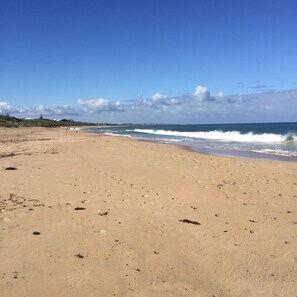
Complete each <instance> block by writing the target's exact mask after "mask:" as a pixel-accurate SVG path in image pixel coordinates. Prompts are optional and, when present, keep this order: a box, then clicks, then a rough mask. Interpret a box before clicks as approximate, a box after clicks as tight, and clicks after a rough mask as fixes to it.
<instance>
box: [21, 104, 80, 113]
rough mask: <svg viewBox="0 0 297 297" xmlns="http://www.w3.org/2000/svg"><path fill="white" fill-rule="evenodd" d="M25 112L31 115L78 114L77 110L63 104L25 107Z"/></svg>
mask: <svg viewBox="0 0 297 297" xmlns="http://www.w3.org/2000/svg"><path fill="white" fill-rule="evenodd" d="M27 113H28V114H31V115H39V114H42V115H78V114H79V111H78V110H76V109H75V108H73V107H71V106H69V105H67V104H65V105H56V104H53V105H52V106H46V105H38V106H35V107H33V108H27Z"/></svg>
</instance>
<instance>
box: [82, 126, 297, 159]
mask: <svg viewBox="0 0 297 297" xmlns="http://www.w3.org/2000/svg"><path fill="white" fill-rule="evenodd" d="M87 130H88V131H89V132H92V133H100V134H105V135H113V136H126V137H132V138H135V139H139V140H143V141H152V142H157V143H167V144H178V145H183V146H185V147H188V148H189V149H191V150H194V151H198V152H201V153H206V154H213V155H220V156H231V157H243V158H260V159H277V160H284V161H295V162H296V161H297V123H295V122H294V123H252V124H209V125H207V124H204V125H131V126H113V127H104V128H103V127H98V128H88V129H87Z"/></svg>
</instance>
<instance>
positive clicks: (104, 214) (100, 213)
mask: <svg viewBox="0 0 297 297" xmlns="http://www.w3.org/2000/svg"><path fill="white" fill-rule="evenodd" d="M98 215H99V216H102V217H103V216H107V215H108V211H105V212H99V213H98Z"/></svg>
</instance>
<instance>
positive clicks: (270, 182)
mask: <svg viewBox="0 0 297 297" xmlns="http://www.w3.org/2000/svg"><path fill="white" fill-rule="evenodd" d="M9 153H10V154H11V153H14V155H13V156H4V157H3V154H9ZM1 156H2V157H1ZM9 167H10V168H13V167H14V168H15V170H6V169H7V168H9ZM296 177H297V168H296V166H295V164H294V163H291V162H283V161H271V160H255V159H241V158H230V157H227V158H226V157H221V156H213V155H206V154H201V153H197V152H193V151H190V150H188V149H187V148H184V147H182V146H179V145H171V144H169V145H167V144H165V145H159V144H158V145H157V144H155V143H151V142H145V143H144V142H142V141H138V140H136V139H131V138H125V137H111V136H106V135H99V134H94V133H86V132H85V131H84V130H78V131H76V130H66V129H63V128H57V129H56V128H54V129H46V128H29V129H28V128H24V129H23V128H21V129H20V128H18V129H15V130H11V129H10V128H7V129H6V130H5V128H3V129H0V179H1V184H0V209H1V211H0V222H1V226H2V228H1V230H0V254H1V259H2V260H1V261H2V263H1V267H0V276H1V278H0V290H1V292H2V294H3V295H5V296H7V297H10V296H20V295H26V296H30V297H31V296H32V297H35V296H36V297H37V296H45V297H47V296H74V297H76V296H77V297H78V296H98V294H99V295H100V296H135V297H136V296H137V297H138V296H146V297H147V296H148V297H153V296H181V295H182V296H190V297H196V296H226V297H227V296H228V297H230V296H232V297H237V296H243V297H250V296H253V297H254V296H287V297H295V295H296V294H295V292H296V289H297V280H296V272H297V267H296V261H297V260H296V259H297V258H296V257H297V255H296V250H297V240H296V224H297V219H296V214H297V202H296V188H297V184H296ZM98 292H100V293H98Z"/></svg>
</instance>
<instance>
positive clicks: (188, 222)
mask: <svg viewBox="0 0 297 297" xmlns="http://www.w3.org/2000/svg"><path fill="white" fill-rule="evenodd" d="M179 221H180V222H182V223H186V224H193V225H201V224H200V223H199V222H196V221H191V220H188V219H183V220H179Z"/></svg>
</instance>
